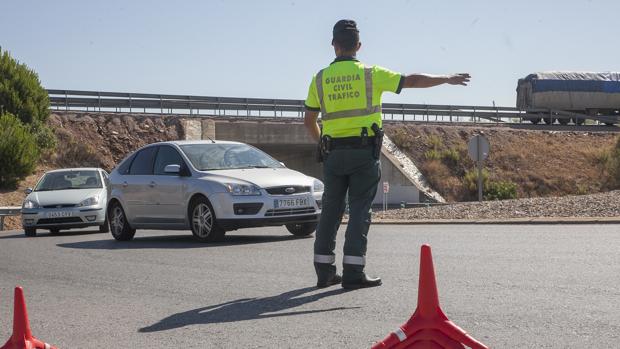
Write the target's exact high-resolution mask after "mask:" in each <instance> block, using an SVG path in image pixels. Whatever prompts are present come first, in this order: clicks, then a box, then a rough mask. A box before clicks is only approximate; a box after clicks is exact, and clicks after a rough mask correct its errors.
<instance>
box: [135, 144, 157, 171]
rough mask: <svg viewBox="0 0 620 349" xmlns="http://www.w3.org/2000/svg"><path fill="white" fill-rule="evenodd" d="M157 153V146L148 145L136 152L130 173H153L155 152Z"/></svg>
mask: <svg viewBox="0 0 620 349" xmlns="http://www.w3.org/2000/svg"><path fill="white" fill-rule="evenodd" d="M156 153H157V147H148V148H145V149H142V150H140V151H139V152H138V154H136V157H135V159H134V160H133V162H132V163H131V168H130V169H129V174H130V175H151V174H153V162H154V161H155V154H156Z"/></svg>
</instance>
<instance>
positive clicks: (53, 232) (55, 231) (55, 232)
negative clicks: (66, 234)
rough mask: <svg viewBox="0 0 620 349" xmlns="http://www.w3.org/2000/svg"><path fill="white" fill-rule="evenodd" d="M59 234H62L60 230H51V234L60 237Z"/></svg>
mask: <svg viewBox="0 0 620 349" xmlns="http://www.w3.org/2000/svg"><path fill="white" fill-rule="evenodd" d="M58 233H60V229H58V228H51V229H50V234H52V235H58Z"/></svg>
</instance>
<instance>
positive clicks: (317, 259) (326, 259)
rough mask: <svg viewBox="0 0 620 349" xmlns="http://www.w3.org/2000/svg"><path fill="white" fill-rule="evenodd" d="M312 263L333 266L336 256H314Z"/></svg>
mask: <svg viewBox="0 0 620 349" xmlns="http://www.w3.org/2000/svg"><path fill="white" fill-rule="evenodd" d="M314 263H321V264H334V263H336V256H334V255H324V254H315V255H314Z"/></svg>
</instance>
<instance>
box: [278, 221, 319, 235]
mask: <svg viewBox="0 0 620 349" xmlns="http://www.w3.org/2000/svg"><path fill="white" fill-rule="evenodd" d="M316 226H317V223H316V222H311V223H293V224H287V225H286V229H287V230H288V231H289V232H290V233H291V234H293V235H295V236H308V235H310V234H312V233H314V231H315V230H316Z"/></svg>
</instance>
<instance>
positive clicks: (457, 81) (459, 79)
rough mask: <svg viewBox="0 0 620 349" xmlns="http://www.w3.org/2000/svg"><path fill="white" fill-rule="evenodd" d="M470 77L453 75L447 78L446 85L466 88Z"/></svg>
mask: <svg viewBox="0 0 620 349" xmlns="http://www.w3.org/2000/svg"><path fill="white" fill-rule="evenodd" d="M470 78H471V76H470V75H469V74H467V73H461V74H453V75H450V76H449V77H448V84H450V85H463V86H467V83H468V82H469V79H470Z"/></svg>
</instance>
